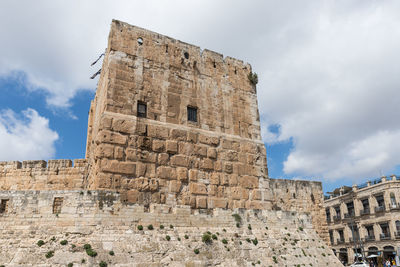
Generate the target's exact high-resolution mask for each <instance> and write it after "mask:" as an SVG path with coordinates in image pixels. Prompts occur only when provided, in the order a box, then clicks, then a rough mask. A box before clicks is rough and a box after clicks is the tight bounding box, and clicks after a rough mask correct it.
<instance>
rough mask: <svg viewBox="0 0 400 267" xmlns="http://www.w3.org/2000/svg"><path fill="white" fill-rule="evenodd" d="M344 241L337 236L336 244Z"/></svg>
mask: <svg viewBox="0 0 400 267" xmlns="http://www.w3.org/2000/svg"><path fill="white" fill-rule="evenodd" d="M343 243H344V238H338V239H337V240H336V244H343Z"/></svg>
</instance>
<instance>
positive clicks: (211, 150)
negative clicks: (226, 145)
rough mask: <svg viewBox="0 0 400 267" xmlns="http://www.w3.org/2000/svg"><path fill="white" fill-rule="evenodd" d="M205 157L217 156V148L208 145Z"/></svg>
mask: <svg viewBox="0 0 400 267" xmlns="http://www.w3.org/2000/svg"><path fill="white" fill-rule="evenodd" d="M207 157H209V158H210V159H216V158H217V150H216V149H215V148H212V147H210V148H209V149H208V150H207Z"/></svg>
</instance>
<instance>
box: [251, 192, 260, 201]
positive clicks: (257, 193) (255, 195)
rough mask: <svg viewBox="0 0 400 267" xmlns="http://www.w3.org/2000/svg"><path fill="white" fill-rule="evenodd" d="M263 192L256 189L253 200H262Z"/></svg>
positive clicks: (252, 193)
mask: <svg viewBox="0 0 400 267" xmlns="http://www.w3.org/2000/svg"><path fill="white" fill-rule="evenodd" d="M261 196H262V191H261V190H260V189H254V190H253V191H252V192H251V200H261Z"/></svg>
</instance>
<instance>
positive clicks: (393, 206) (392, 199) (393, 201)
mask: <svg viewBox="0 0 400 267" xmlns="http://www.w3.org/2000/svg"><path fill="white" fill-rule="evenodd" d="M390 205H392V208H396V207H397V205H396V197H395V196H394V193H393V192H391V193H390Z"/></svg>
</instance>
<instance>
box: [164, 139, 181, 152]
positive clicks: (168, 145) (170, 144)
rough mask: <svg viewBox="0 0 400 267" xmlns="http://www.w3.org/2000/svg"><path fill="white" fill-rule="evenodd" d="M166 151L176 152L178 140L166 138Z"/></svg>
mask: <svg viewBox="0 0 400 267" xmlns="http://www.w3.org/2000/svg"><path fill="white" fill-rule="evenodd" d="M166 149H167V153H171V154H176V153H177V152H178V142H177V141H172V140H167V142H166Z"/></svg>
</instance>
